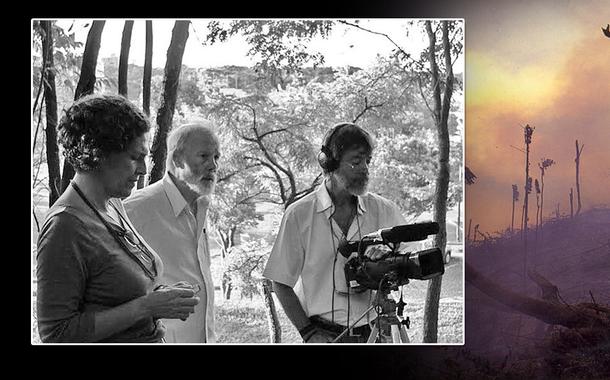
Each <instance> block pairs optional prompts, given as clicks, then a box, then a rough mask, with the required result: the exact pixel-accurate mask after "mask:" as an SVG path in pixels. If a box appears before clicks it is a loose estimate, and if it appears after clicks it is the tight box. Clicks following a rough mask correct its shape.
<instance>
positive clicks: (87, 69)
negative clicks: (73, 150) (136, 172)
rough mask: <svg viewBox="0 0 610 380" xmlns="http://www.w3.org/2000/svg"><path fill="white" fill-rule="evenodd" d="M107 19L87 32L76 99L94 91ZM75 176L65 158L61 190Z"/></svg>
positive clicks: (95, 24)
mask: <svg viewBox="0 0 610 380" xmlns="http://www.w3.org/2000/svg"><path fill="white" fill-rule="evenodd" d="M105 24H106V21H103V20H95V21H93V23H92V24H91V29H89V34H87V42H86V43H85V51H84V53H83V64H82V66H81V70H80V77H79V78H78V84H77V85H76V91H75V93H74V100H78V99H80V98H81V97H83V96H85V95H89V94H92V93H93V89H94V88H95V80H96V78H95V68H96V67H97V56H98V53H99V51H100V44H101V41H102V31H103V30H104V25H105ZM72 177H74V168H73V167H72V165H70V163H69V162H68V160H64V169H63V174H62V178H61V191H62V193H63V192H64V191H65V190H66V188H67V187H68V185H69V184H70V181H71V180H72Z"/></svg>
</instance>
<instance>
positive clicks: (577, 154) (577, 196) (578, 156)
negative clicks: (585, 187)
mask: <svg viewBox="0 0 610 380" xmlns="http://www.w3.org/2000/svg"><path fill="white" fill-rule="evenodd" d="M584 147H585V145H584V144H583V145H582V146H581V147H580V150H579V149H578V140H576V158H575V159H574V162H576V199H577V201H578V203H577V204H578V206H577V207H576V215H578V214H580V207H581V203H580V171H579V169H580V154H581V153H582V149H583V148H584Z"/></svg>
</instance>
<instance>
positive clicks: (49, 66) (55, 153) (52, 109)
mask: <svg viewBox="0 0 610 380" xmlns="http://www.w3.org/2000/svg"><path fill="white" fill-rule="evenodd" d="M40 26H41V27H42V30H43V36H42V72H43V75H42V82H43V83H44V100H45V104H46V106H45V110H46V117H47V123H46V127H45V134H46V151H47V168H48V171H49V207H51V206H53V203H55V201H56V200H57V198H59V195H60V190H61V172H60V167H59V148H58V146H57V93H56V91H55V67H54V63H53V27H52V25H51V21H40Z"/></svg>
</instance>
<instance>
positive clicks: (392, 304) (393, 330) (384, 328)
mask: <svg viewBox="0 0 610 380" xmlns="http://www.w3.org/2000/svg"><path fill="white" fill-rule="evenodd" d="M403 308H404V302H403V301H402V294H401V297H400V301H399V302H398V303H396V301H394V298H393V297H392V296H391V295H390V290H389V289H387V290H384V291H382V293H381V294H378V295H377V297H376V301H375V303H374V304H373V305H371V307H369V308H368V309H367V310H366V311H365V312H364V313H362V315H361V316H360V318H358V319H357V320H356V321H355V322H354V324H356V323H358V321H360V320H361V319H362V318H364V316H365V315H367V314H368V313H369V312H370V311H371V310H373V309H375V310H376V311H377V318H375V320H374V325H373V328H372V330H371V334H370V335H369V337H368V339H367V341H366V343H375V341H376V340H377V337H379V336H380V335H381V336H382V337H390V338H391V339H392V343H410V340H409V336H408V335H407V330H406V329H407V328H409V323H410V322H409V317H407V318H405V319H402V317H399V316H398V315H396V311H397V310H398V312H399V314H400V315H402V311H403ZM405 326H406V328H405ZM348 331H349V329H345V331H343V332H342V333H341V334H340V335H339V336H338V337H336V338H335V340H333V343H336V342H338V341H339V340H340V339H341V338H342V337H343V336H344V335H345V334H347V332H348Z"/></svg>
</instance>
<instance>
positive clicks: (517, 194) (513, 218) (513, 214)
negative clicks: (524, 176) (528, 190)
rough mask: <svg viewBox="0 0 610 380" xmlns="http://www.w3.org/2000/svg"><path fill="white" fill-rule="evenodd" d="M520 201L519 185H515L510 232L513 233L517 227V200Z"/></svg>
mask: <svg viewBox="0 0 610 380" xmlns="http://www.w3.org/2000/svg"><path fill="white" fill-rule="evenodd" d="M518 201H519V189H518V187H517V185H513V212H512V215H511V218H510V232H511V234H512V233H513V230H514V227H515V202H518Z"/></svg>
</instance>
